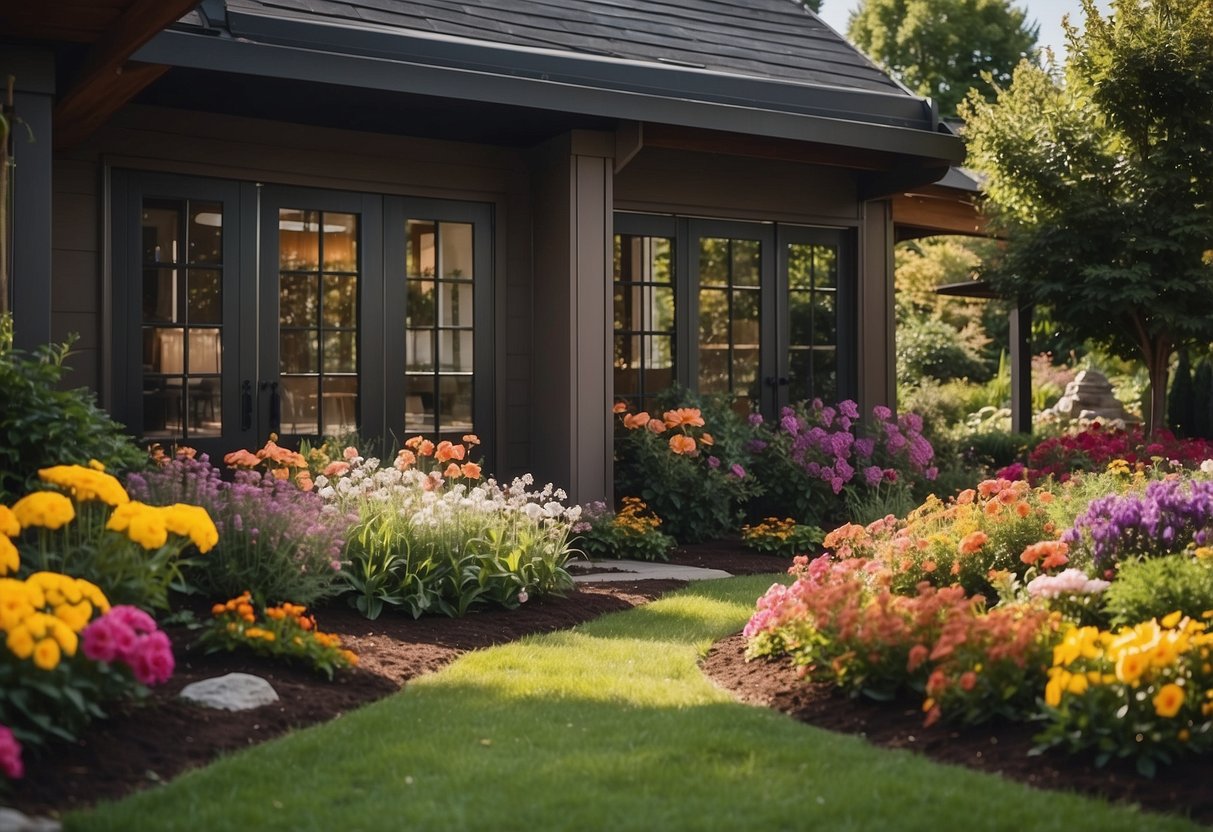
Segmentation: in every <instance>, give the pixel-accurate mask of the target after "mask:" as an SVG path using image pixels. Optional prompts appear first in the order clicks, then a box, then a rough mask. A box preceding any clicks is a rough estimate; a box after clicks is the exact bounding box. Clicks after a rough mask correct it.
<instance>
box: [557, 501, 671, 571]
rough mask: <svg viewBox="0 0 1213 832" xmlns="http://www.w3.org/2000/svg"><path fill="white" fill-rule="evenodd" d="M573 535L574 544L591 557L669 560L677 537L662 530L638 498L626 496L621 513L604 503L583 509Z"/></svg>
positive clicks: (586, 506)
mask: <svg viewBox="0 0 1213 832" xmlns="http://www.w3.org/2000/svg"><path fill="white" fill-rule="evenodd" d="M573 534H575V535H577V538H576V539H575V540H574V545H576V546H577V547H578V548H579V549H581V551H583V552H585V554H587V555H589V556H590V557H601V558H634V559H636V560H669V559H670V549H672V548H673V547H674V538H672V537H670V536H669V535H668V534H664V533H663V532H662V531H661V518H660V517H658V516H657V515H656V514H653V513H652V512H651V511H649V507H648V506H646V505H645V504H644V501H643V500H641V499H640V498H639V497H624V498H623V507H622V508H620V509H619V511H618V512H613V511H611V510H610V509H609V508H608V507H607V504H606V503H603V502H594V503H588V504H587V505H584V506H582V509H581V517H580V519H578V520H577V522H576V523H574V524H573Z"/></svg>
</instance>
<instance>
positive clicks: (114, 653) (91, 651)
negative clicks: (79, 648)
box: [83, 617, 134, 662]
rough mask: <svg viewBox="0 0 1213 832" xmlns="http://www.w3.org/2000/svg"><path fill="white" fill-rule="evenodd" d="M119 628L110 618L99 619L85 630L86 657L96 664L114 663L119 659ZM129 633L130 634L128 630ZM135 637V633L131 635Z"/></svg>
mask: <svg viewBox="0 0 1213 832" xmlns="http://www.w3.org/2000/svg"><path fill="white" fill-rule="evenodd" d="M116 629H117V628H116V627H115V626H114V623H113V622H112V621H110V620H109V619H108V618H104V617H103V618H98V619H97V620H96V621H94V622H92V623H91V624H89V625H88V626H87V627H85V628H84V644H83V649H84V655H85V656H86V657H87V658H89V659H91V660H92V661H95V662H112V661H113V660H114V659H116V658H117V657H118V642H117V638H116V637H115V636H116V633H115V630H116ZM123 629H127V628H123ZM127 632H130V631H129V629H127ZM131 635H132V636H133V635H134V633H131Z"/></svg>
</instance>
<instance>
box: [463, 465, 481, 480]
mask: <svg viewBox="0 0 1213 832" xmlns="http://www.w3.org/2000/svg"><path fill="white" fill-rule="evenodd" d="M459 470H460V471H462V472H463V475H464V476H465V477H467V478H468V479H469V480H478V479H480V466H479V465H477V464H476V463H475V462H465V463H463V467H462V468H460V469H459Z"/></svg>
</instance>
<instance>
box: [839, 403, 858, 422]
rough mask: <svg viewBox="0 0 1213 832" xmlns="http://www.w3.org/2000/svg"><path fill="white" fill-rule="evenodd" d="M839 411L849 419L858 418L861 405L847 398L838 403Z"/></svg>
mask: <svg viewBox="0 0 1213 832" xmlns="http://www.w3.org/2000/svg"><path fill="white" fill-rule="evenodd" d="M838 412H839V413H841V414H842V415H843V416H845V417H846V418H848V419H858V418H859V405H857V404H855V402H853V401H851V400H850V399H847V400H845V401H841V402H839V403H838Z"/></svg>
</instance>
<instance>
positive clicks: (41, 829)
mask: <svg viewBox="0 0 1213 832" xmlns="http://www.w3.org/2000/svg"><path fill="white" fill-rule="evenodd" d="M62 828H63V825H62V824H60V823H59V821H57V820H51V819H50V818H32V817H30V816H29V815H26V814H23V813H21V812H18V811H17V810H16V809H0V832H59V830H60V829H62Z"/></svg>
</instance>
